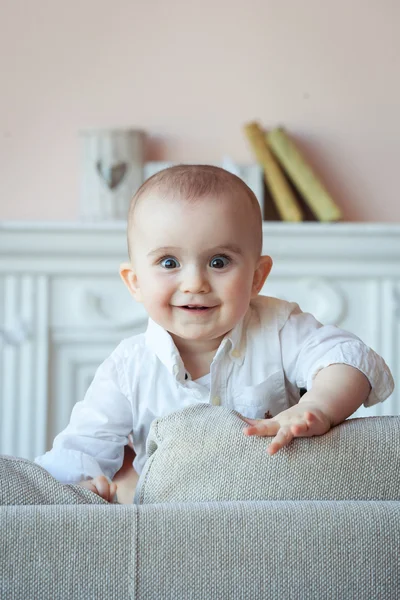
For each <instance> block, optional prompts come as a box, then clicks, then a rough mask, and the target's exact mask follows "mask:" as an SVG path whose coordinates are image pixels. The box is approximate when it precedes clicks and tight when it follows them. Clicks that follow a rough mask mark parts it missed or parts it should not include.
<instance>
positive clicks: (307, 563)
mask: <svg viewBox="0 0 400 600" xmlns="http://www.w3.org/2000/svg"><path fill="white" fill-rule="evenodd" d="M138 508H139V509H140V512H139V520H138V540H137V557H138V565H137V573H138V578H137V595H136V598H138V599H140V600H161V599H163V600H165V599H167V598H168V599H171V600H199V599H203V598H204V599H210V600H211V599H212V600H214V599H215V600H220V599H221V600H225V599H226V600H239V599H240V600H328V599H329V600H378V599H379V600H398V599H399V582H400V561H399V550H400V519H399V518H400V503H399V502H374V501H370V502H364V501H359V502H354V501H350V502H346V501H341V502H327V501H322V502H320V501H301V502H295V501H279V502H218V503H217V502H213V503H200V504H190V503H186V504H180V505H176V504H158V505H146V506H140V507H138Z"/></svg>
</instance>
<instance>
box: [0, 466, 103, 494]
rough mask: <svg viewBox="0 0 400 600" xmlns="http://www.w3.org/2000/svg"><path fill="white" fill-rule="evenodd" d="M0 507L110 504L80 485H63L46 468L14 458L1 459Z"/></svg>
mask: <svg viewBox="0 0 400 600" xmlns="http://www.w3.org/2000/svg"><path fill="white" fill-rule="evenodd" d="M0 482H1V485H0V505H18V504H108V502H106V501H105V500H103V498H101V497H100V496H98V495H97V494H94V493H93V492H91V491H89V490H87V489H85V488H83V487H80V486H78V485H71V484H68V485H63V484H61V483H59V482H58V481H57V480H56V479H54V477H52V476H51V475H50V473H48V472H47V471H45V469H43V467H40V466H39V465H37V464H35V463H33V462H31V461H29V460H26V459H24V458H18V457H15V456H0Z"/></svg>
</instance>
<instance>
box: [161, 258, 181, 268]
mask: <svg viewBox="0 0 400 600" xmlns="http://www.w3.org/2000/svg"><path fill="white" fill-rule="evenodd" d="M160 265H161V266H162V267H163V268H164V269H177V268H178V267H180V264H179V263H178V261H177V260H176V258H172V256H167V258H163V259H162V260H161V261H160Z"/></svg>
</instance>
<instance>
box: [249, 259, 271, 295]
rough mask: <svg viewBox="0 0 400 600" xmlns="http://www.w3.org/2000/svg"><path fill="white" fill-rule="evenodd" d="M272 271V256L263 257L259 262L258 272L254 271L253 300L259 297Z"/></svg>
mask: <svg viewBox="0 0 400 600" xmlns="http://www.w3.org/2000/svg"><path fill="white" fill-rule="evenodd" d="M271 269H272V258H271V257H270V256H261V257H260V259H259V261H258V264H257V267H256V270H255V271H254V278H253V286H252V290H251V297H252V298H255V296H257V295H258V294H259V293H260V291H261V289H262V287H263V285H264V283H265V280H266V279H267V277H268V275H269V274H270V271H271Z"/></svg>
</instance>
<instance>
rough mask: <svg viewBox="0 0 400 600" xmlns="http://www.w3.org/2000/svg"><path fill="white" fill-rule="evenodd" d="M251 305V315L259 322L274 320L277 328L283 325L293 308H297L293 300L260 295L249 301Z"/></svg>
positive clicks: (265, 322)
mask: <svg viewBox="0 0 400 600" xmlns="http://www.w3.org/2000/svg"><path fill="white" fill-rule="evenodd" d="M251 307H252V312H253V315H254V316H255V317H256V318H257V319H258V320H259V321H260V323H264V324H271V323H272V322H274V323H276V325H277V326H278V329H281V328H282V327H283V325H284V324H285V323H286V321H287V319H288V318H289V316H290V315H291V313H292V312H293V311H294V310H295V311H297V310H299V307H298V305H297V304H296V303H295V302H288V301H287V300H282V299H281V298H274V297H273V296H261V295H260V296H257V297H256V298H254V299H253V300H252V301H251Z"/></svg>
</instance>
